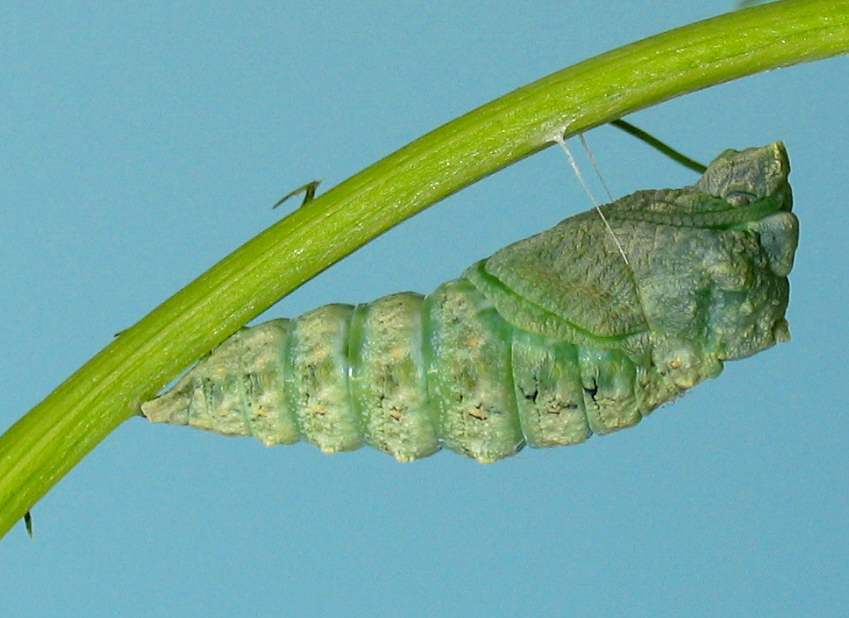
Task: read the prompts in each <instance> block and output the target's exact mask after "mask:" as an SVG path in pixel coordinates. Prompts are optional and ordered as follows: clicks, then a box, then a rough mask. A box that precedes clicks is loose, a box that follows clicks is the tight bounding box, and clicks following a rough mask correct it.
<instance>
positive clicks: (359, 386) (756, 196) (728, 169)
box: [142, 143, 798, 462]
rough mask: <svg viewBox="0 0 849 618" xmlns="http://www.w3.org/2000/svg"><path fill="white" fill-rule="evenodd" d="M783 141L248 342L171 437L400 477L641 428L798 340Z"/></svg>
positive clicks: (175, 412) (179, 409)
mask: <svg viewBox="0 0 849 618" xmlns="http://www.w3.org/2000/svg"><path fill="white" fill-rule="evenodd" d="M788 172H789V164H788V162H787V157H786V153H785V152H784V148H783V146H782V145H781V144H780V143H776V144H772V145H770V146H766V147H764V148H759V149H749V150H746V151H742V152H739V153H738V152H735V151H726V152H725V153H723V154H722V155H720V157H719V158H718V159H717V160H716V161H714V162H713V163H712V164H711V166H710V167H709V168H708V170H707V171H706V172H705V175H704V176H703V177H702V179H701V180H700V181H699V183H697V184H696V185H695V186H692V187H685V188H683V189H676V190H660V191H641V192H638V193H635V194H633V195H631V196H627V197H625V198H622V199H620V200H617V201H616V202H613V203H611V204H608V205H606V206H604V207H602V210H603V212H604V214H605V217H606V218H607V220H608V222H609V224H610V226H611V229H612V230H613V233H614V234H615V235H616V239H617V240H618V242H619V244H620V245H621V247H622V249H623V250H624V252H625V255H626V256H627V257H628V262H627V263H626V262H625V260H623V258H622V256H621V255H620V252H619V247H618V246H617V243H616V240H614V239H613V238H612V237H611V235H610V232H609V231H608V230H607V229H606V227H605V225H604V222H603V221H602V220H601V218H600V217H599V214H598V213H597V212H595V211H588V212H585V213H582V214H580V215H577V216H575V217H572V218H569V219H566V220H565V221H563V222H561V223H559V224H558V225H557V226H555V227H553V228H551V229H550V230H547V231H546V232H543V233H541V234H538V235H537V236H534V237H531V238H529V239H526V240H524V241H520V242H518V243H515V244H513V245H511V246H509V247H507V248H505V249H502V250H501V251H499V252H497V253H496V254H494V255H493V256H492V257H490V258H488V259H485V260H482V261H480V262H478V263H477V264H475V265H473V266H472V267H470V268H469V269H468V270H466V272H465V273H463V276H462V277H461V278H459V279H456V280H454V281H449V282H447V283H445V284H443V285H441V286H439V287H438V288H437V289H436V290H435V291H433V292H432V293H430V294H428V295H427V296H424V297H423V296H421V295H419V294H414V293H411V292H407V293H402V294H395V295H392V296H387V297H384V298H381V299H378V300H376V301H374V302H371V303H367V304H362V305H357V306H355V307H352V306H350V305H328V306H325V307H320V308H318V309H315V310H313V311H310V312H308V313H306V314H304V315H302V316H300V317H298V318H295V319H292V320H286V319H279V320H272V321H271V322H267V323H265V324H261V325H259V326H256V327H253V328H248V329H244V330H242V331H240V332H238V333H236V334H235V335H233V336H232V337H231V338H230V339H228V340H227V341H225V342H224V343H223V344H222V345H221V346H219V347H218V348H216V350H214V351H213V353H212V354H211V355H210V356H209V357H207V358H206V359H204V360H203V361H201V362H200V363H199V364H198V365H197V366H196V367H195V368H193V369H192V370H191V371H190V372H189V373H188V374H187V375H186V376H185V377H184V378H183V379H182V380H181V381H180V382H179V383H178V384H177V385H176V386H175V387H174V388H173V389H172V390H171V391H169V392H168V393H166V394H164V395H163V396H161V397H159V398H157V399H155V400H153V401H151V402H147V403H146V404H144V405H143V406H142V411H143V413H144V414H145V415H146V416H147V417H148V418H149V419H150V420H152V421H154V422H170V423H176V424H189V425H192V426H195V427H200V428H203V429H210V430H213V431H217V432H220V433H224V434H231V435H254V436H256V437H257V438H259V439H260V440H262V441H263V442H265V443H266V444H269V445H271V444H290V443H293V442H297V441H298V440H301V439H305V440H308V441H309V442H311V443H313V444H315V445H316V446H318V447H319V448H321V449H322V450H323V451H325V452H329V453H332V452H337V451H345V450H352V449H356V448H358V447H360V446H362V445H363V444H370V445H372V446H375V447H377V448H379V449H381V450H383V451H385V452H387V453H390V454H392V455H394V456H395V457H396V458H397V459H399V460H401V461H410V460H414V459H417V458H420V457H426V456H428V455H431V454H433V453H434V452H436V451H437V450H439V449H440V448H441V447H447V448H450V449H451V450H454V451H457V452H459V453H462V454H464V455H467V456H470V457H474V458H475V459H477V460H479V461H482V462H492V461H496V460H498V459H500V458H503V457H507V456H509V455H512V454H514V453H516V452H517V451H518V450H519V449H520V448H522V446H524V445H525V444H528V445H530V446H534V447H546V446H557V445H565V444H576V443H579V442H583V441H584V440H586V439H587V438H588V437H589V436H590V435H591V434H592V433H601V434H603V433H609V432H611V431H615V430H617V429H622V428H624V427H629V426H631V425H634V424H635V423H637V422H639V421H640V419H641V418H642V417H643V416H645V415H647V414H648V413H650V412H651V411H652V410H653V409H654V408H656V407H657V406H658V405H660V404H662V403H664V402H666V401H670V400H671V399H674V398H675V397H676V396H677V395H678V394H680V393H681V392H683V391H684V390H686V389H687V388H690V387H691V386H693V385H695V384H697V383H699V382H701V381H702V380H704V379H705V378H709V377H715V376H717V375H718V374H719V373H720V371H721V370H722V362H723V361H724V360H728V359H734V358H741V357H744V356H748V355H750V354H753V353H755V352H758V351H760V350H763V349H765V348H768V347H770V346H772V345H773V344H774V343H775V342H776V341H784V340H786V339H787V338H788V336H789V333H788V329H787V322H786V320H785V319H784V312H785V309H786V307H787V303H788V298H789V286H788V282H787V275H788V273H789V272H790V269H791V268H792V264H793V255H794V252H795V249H796V244H797V239H798V224H797V221H796V218H795V217H794V216H793V215H792V214H791V213H790V212H789V211H790V206H791V201H792V200H791V194H790V187H789V185H788V184H787V174H788Z"/></svg>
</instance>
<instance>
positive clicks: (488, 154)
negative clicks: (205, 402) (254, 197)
mask: <svg viewBox="0 0 849 618" xmlns="http://www.w3.org/2000/svg"><path fill="white" fill-rule="evenodd" d="M848 50H849V3H847V2H846V1H845V0H786V1H784V2H777V3H773V4H767V5H763V6H758V7H754V8H752V9H748V10H745V11H740V12H736V13H730V14H727V15H723V16H720V17H717V18H714V19H711V20H707V21H703V22H699V23H695V24H691V25H688V26H685V27H683V28H679V29H676V30H673V31H670V32H666V33H663V34H660V35H657V36H655V37H651V38H649V39H645V40H642V41H638V42H636V43H633V44H631V45H627V46H625V47H622V48H619V49H616V50H613V51H611V52H608V53H606V54H603V55H601V56H597V57H595V58H592V59H590V60H587V61H585V62H581V63H579V64H577V65H574V66H572V67H569V68H567V69H564V70H562V71H559V72H557V73H554V74H553V75H549V76H548V77H545V78H543V79H540V80H538V81H536V82H533V83H531V84H529V85H527V86H525V87H523V88H520V89H518V90H516V91H514V92H511V93H509V94H507V95H505V96H503V97H501V98H499V99H497V100H495V101H493V102H491V103H489V104H487V105H484V106H482V107H480V108H478V109H476V110H474V111H472V112H470V113H468V114H466V115H464V116H462V117H460V118H458V119H456V120H454V121H453V122H450V123H448V124H446V125H444V126H442V127H440V128H438V129H436V130H435V131H432V132H431V133H428V134H427V135H425V136H423V137H421V138H420V139H418V140H416V141H414V142H412V143H411V144H409V145H407V146H405V147H404V148H401V149H400V150H398V151H397V152H395V153H393V154H391V155H389V156H388V157H386V158H384V159H382V160H380V161H378V162H377V163H375V164H373V165H372V166H370V167H368V168H366V169H365V170H363V171H362V172H360V173H358V174H356V175H355V176H352V177H351V178H349V179H348V180H346V181H345V182H343V183H341V184H340V185H338V186H336V187H334V188H333V189H331V190H330V191H328V192H327V193H325V194H324V195H322V196H320V197H318V198H316V199H314V200H312V201H311V202H309V203H308V204H307V205H305V206H304V207H303V208H300V209H298V210H297V211H295V212H294V213H292V214H291V215H289V216H288V217H286V218H285V219H283V220H282V221H280V222H278V223H277V224H275V225H274V226H272V227H271V228H269V229H268V230H266V231H265V232H263V233H261V234H260V235H259V236H257V237H256V238H254V239H252V240H251V241H249V242H248V243H246V244H245V245H243V246H242V247H240V248H239V249H237V250H236V251H235V252H233V253H232V254H231V255H229V256H227V257H226V258H225V259H223V260H222V261H221V262H219V263H218V264H216V265H215V266H213V267H212V268H210V269H209V270H208V271H207V272H205V273H204V274H202V275H201V276H200V277H198V279H196V280H195V281H193V282H191V283H190V284H189V285H188V286H186V287H185V288H183V289H182V290H180V291H179V292H177V293H176V294H175V295H174V296H172V297H171V298H169V299H168V300H167V301H165V302H164V303H163V304H162V305H160V306H159V307H157V308H156V309H154V310H153V311H152V312H151V313H150V314H149V315H147V316H146V317H144V318H143V319H142V320H141V321H140V322H138V323H137V324H136V325H135V326H133V327H132V328H130V329H128V330H126V331H124V332H123V333H121V334H120V336H118V337H117V338H116V339H115V340H114V341H113V342H112V343H111V344H110V345H108V346H107V347H106V348H105V349H104V350H102V351H101V352H100V353H99V354H97V355H96V356H95V357H94V358H92V359H91V360H90V361H89V362H88V363H86V364H85V365H84V366H83V367H82V368H81V369H79V370H78V371H77V372H76V373H74V374H73V375H72V376H71V377H70V378H68V379H67V380H66V381H65V382H64V383H62V384H61V385H60V386H59V387H58V388H56V390H54V391H53V392H52V393H51V394H50V395H49V396H48V397H47V398H46V399H45V400H44V401H42V402H41V403H40V404H38V405H37V406H36V407H35V408H33V409H32V410H31V411H30V412H29V413H28V414H27V415H26V416H24V417H23V418H22V419H21V420H20V421H18V423H16V424H15V425H14V426H13V427H11V428H10V429H9V431H7V432H6V434H5V435H3V436H2V437H0V534H4V533H5V532H6V531H7V530H8V529H9V528H10V527H11V526H12V525H13V524H14V523H15V522H16V521H18V520H19V519H20V518H22V517H23V516H24V514H25V513H26V512H27V511H28V509H29V508H30V507H32V505H33V504H34V503H35V502H36V501H37V500H38V499H39V498H40V497H41V496H42V495H43V494H44V493H46V492H47V490H48V489H49V488H50V487H51V486H52V485H53V484H54V483H56V482H57V481H58V480H59V479H60V478H61V477H62V476H63V475H64V474H65V473H66V472H68V470H70V469H71V468H72V467H73V466H74V465H75V464H76V463H77V462H78V461H79V460H80V459H81V458H82V457H83V456H84V455H85V454H86V453H88V452H89V451H90V450H91V449H92V448H94V446H95V445H96V444H97V443H98V442H100V440H102V439H103V438H104V437H105V436H106V435H107V434H108V433H109V432H110V431H112V430H113V429H114V428H115V427H117V426H118V425H119V424H120V423H121V422H123V421H124V420H126V419H127V418H129V417H130V416H132V415H134V414H136V413H137V411H138V408H139V404H140V403H141V402H142V401H144V400H145V399H148V398H150V396H152V395H153V394H154V393H155V392H156V391H157V390H158V389H160V388H161V387H162V386H163V385H164V384H166V383H167V382H168V381H169V380H171V379H172V378H173V377H174V376H175V375H176V374H178V373H179V372H180V371H181V370H182V369H184V368H185V367H186V366H187V365H189V364H190V363H191V362H193V361H194V360H196V359H197V358H199V357H200V356H202V355H203V354H204V353H205V352H207V351H208V350H209V349H210V348H212V347H213V346H214V345H216V344H217V343H219V342H220V341H222V340H223V339H224V338H225V337H226V336H227V335H229V334H230V333H232V332H234V331H235V330H236V329H238V328H239V327H240V326H242V325H243V324H245V323H246V322H247V321H248V320H250V319H252V318H253V317H255V316H257V315H258V314H259V313H261V312H262V311H264V310H265V309H266V308H267V307H269V306H270V305H271V304H273V303H274V302H276V301H277V300H278V299H280V298H281V297H282V296H284V295H285V294H287V293H288V292H290V291H291V290H293V289H294V288H296V287H298V286H299V285H301V284H302V283H303V282H304V281H306V280H307V279H309V278H310V277H312V276H314V275H315V274H317V273H318V272H320V271H322V270H323V269H325V268H327V267H328V266H329V265H330V264H332V263H333V262H335V261H337V260H339V259H341V258H342V257H344V256H345V255H347V254H349V253H351V252H352V251H353V250H354V249H356V248H357V247H359V246H361V245H362V244H364V243H365V242H367V241H368V240H370V239H371V238H373V237H375V236H377V235H378V234H380V233H382V232H383V231H385V230H387V229H389V228H391V227H392V226H394V225H396V224H397V223H399V222H400V221H402V220H404V219H405V218H407V217H409V216H411V215H413V214H414V213H416V212H418V211H420V210H422V209H423V208H425V207H427V206H429V205H431V204H433V203H435V202H437V201H439V200H441V199H442V198H444V197H446V196H448V195H450V194H452V193H454V192H455V191H457V190H459V189H461V188H462V187H464V186H466V185H468V184H470V183H473V182H475V181H477V180H479V179H481V178H483V177H485V176H487V175H489V174H492V173H493V172H495V171H497V170H499V169H500V168H502V167H504V166H506V165H509V164H511V163H513V162H515V161H517V160H519V159H521V158H523V157H526V156H528V155H531V154H533V153H535V152H537V151H539V150H541V149H542V148H545V147H546V146H548V145H550V144H551V141H552V139H553V138H554V137H555V136H557V135H571V134H574V133H578V132H581V131H586V130H588V129H590V128H592V127H594V126H597V125H599V124H603V123H606V122H609V121H611V120H614V119H616V118H620V117H621V116H624V115H626V114H628V113H629V112H632V111H634V110H637V109H641V108H644V107H647V106H649V105H652V104H655V103H658V102H660V101H663V100H665V99H669V98H671V97H675V96H679V95H681V94H684V93H686V92H691V91H693V90H698V89H700V88H704V87H707V86H710V85H713V84H718V83H721V82H725V81H728V80H731V79H735V78H739V77H742V76H745V75H749V74H752V73H755V72H758V71H763V70H767V69H771V68H775V67H780V66H786V65H790V64H795V63H800V62H804V61H809V60H815V59H819V58H824V57H827V56H832V55H836V54H839V53H845V52H846V51H848Z"/></svg>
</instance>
